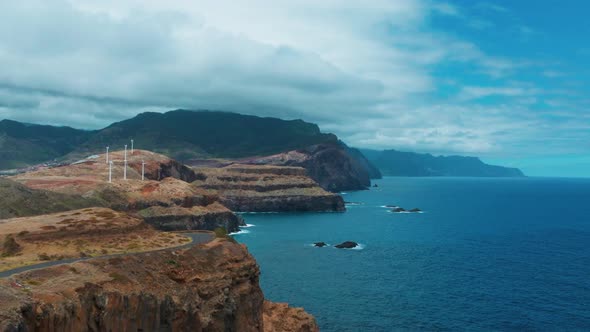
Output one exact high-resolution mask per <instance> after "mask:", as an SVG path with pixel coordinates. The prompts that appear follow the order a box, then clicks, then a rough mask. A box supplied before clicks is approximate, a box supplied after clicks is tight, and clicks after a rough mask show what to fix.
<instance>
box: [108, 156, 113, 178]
mask: <svg viewBox="0 0 590 332" xmlns="http://www.w3.org/2000/svg"><path fill="white" fill-rule="evenodd" d="M112 182H113V162H112V161H109V183H112Z"/></svg>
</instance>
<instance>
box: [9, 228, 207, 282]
mask: <svg viewBox="0 0 590 332" xmlns="http://www.w3.org/2000/svg"><path fill="white" fill-rule="evenodd" d="M182 234H183V235H186V236H188V237H190V238H191V240H192V241H191V242H189V243H187V244H183V245H180V246H177V247H170V248H164V249H157V250H151V251H141V252H135V253H130V254H114V255H105V256H96V257H80V258H70V259H62V260H59V261H49V262H44V263H39V264H34V265H28V266H21V267H18V268H16V269H12V270H7V271H2V272H0V278H8V277H10V276H12V275H14V274H17V273H22V272H26V271H30V270H37V269H44V268H46V267H50V266H56V265H62V264H70V263H74V262H80V261H85V260H89V259H97V258H111V257H116V256H123V255H136V254H143V253H148V252H159V251H165V250H177V249H185V248H190V247H192V246H194V245H197V244H202V243H207V242H209V241H211V240H213V238H214V237H215V236H214V235H213V234H211V233H182Z"/></svg>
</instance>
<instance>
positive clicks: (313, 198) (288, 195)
mask: <svg viewBox="0 0 590 332" xmlns="http://www.w3.org/2000/svg"><path fill="white" fill-rule="evenodd" d="M196 173H197V175H198V176H199V177H200V178H202V179H201V180H197V181H195V182H193V186H195V187H196V188H199V189H201V190H207V192H209V193H210V194H211V195H216V196H218V197H219V200H220V202H221V203H222V204H223V205H225V206H227V207H228V208H230V209H231V210H233V211H239V212H291V211H344V210H345V207H344V201H343V200H342V197H340V196H339V195H335V194H333V193H330V192H327V191H325V190H324V189H322V188H320V186H319V185H318V184H317V183H316V182H315V181H314V180H312V179H311V178H310V177H309V176H307V175H306V172H305V169H303V168H301V167H284V166H267V165H240V164H234V165H230V166H226V167H222V168H196Z"/></svg>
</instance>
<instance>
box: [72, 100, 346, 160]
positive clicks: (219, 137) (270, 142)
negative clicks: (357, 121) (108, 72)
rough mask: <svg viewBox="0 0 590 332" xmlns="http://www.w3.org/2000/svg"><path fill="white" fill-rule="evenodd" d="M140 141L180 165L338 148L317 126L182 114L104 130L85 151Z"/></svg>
mask: <svg viewBox="0 0 590 332" xmlns="http://www.w3.org/2000/svg"><path fill="white" fill-rule="evenodd" d="M130 138H133V139H135V141H136V142H137V146H138V147H141V148H142V149H147V150H151V151H156V152H159V153H162V154H166V155H169V156H171V157H172V158H174V159H177V160H181V161H184V160H187V159H190V158H201V157H221V158H240V157H249V156H255V155H269V154H274V153H279V152H284V151H289V150H294V149H298V148H303V147H306V146H309V145H313V144H320V143H327V142H336V141H337V138H336V136H334V135H332V134H323V133H321V132H320V129H319V127H318V126H317V125H315V124H311V123H307V122H304V121H302V120H292V121H285V120H281V119H276V118H261V117H257V116H250V115H242V114H236V113H228V112H210V111H185V110H176V111H171V112H167V113H143V114H140V115H138V116H136V117H134V118H132V119H129V120H125V121H121V122H117V123H114V124H112V125H110V126H109V127H107V128H105V129H102V130H100V131H99V132H97V133H96V134H95V135H92V137H91V138H90V139H89V140H88V141H87V142H86V143H85V144H84V145H83V149H84V150H83V151H85V152H91V151H102V148H103V147H104V146H106V145H108V144H110V145H111V146H117V145H121V146H122V145H123V144H126V143H127V142H128V141H129V139H130Z"/></svg>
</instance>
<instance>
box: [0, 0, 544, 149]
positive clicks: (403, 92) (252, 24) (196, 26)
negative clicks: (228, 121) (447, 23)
mask: <svg viewBox="0 0 590 332" xmlns="http://www.w3.org/2000/svg"><path fill="white" fill-rule="evenodd" d="M480 6H482V7H481V8H483V9H486V10H494V11H496V12H501V11H502V8H500V7H497V8H496V7H494V6H493V5H492V6H490V4H483V5H480ZM0 12H2V13H3V14H4V15H3V19H2V20H1V21H0V118H3V117H8V118H14V119H17V120H23V121H30V122H43V123H51V124H67V125H73V126H76V127H83V128H97V127H100V126H104V125H107V124H109V123H110V122H112V121H117V120H121V119H123V118H126V117H130V116H133V115H135V114H137V113H139V112H142V111H147V110H150V111H164V110H168V109H174V108H191V109H220V110H231V111H236V112H243V113H249V114H256V115H263V116H269V115H270V116H278V117H283V118H303V119H305V120H308V121H313V122H318V123H319V124H320V125H321V126H322V128H323V129H324V130H326V131H334V132H335V133H336V134H338V135H340V136H341V137H342V138H343V139H344V140H346V141H347V142H349V143H350V144H352V145H361V146H366V147H369V146H373V147H398V148H404V147H405V148H408V149H410V148H411V149H420V150H426V151H433V152H435V151H437V150H438V151H455V152H470V153H476V152H479V153H492V152H494V151H495V152H501V151H506V150H509V149H512V146H513V145H514V144H513V141H511V140H517V139H521V140H524V139H526V137H528V136H526V135H533V134H537V132H531V131H530V130H523V129H522V128H525V127H527V126H529V125H531V123H532V122H534V121H537V120H534V119H530V118H528V115H529V114H531V112H530V110H528V109H525V108H524V107H525V105H531V104H533V103H534V101H533V99H532V98H536V97H537V95H536V93H535V92H536V90H535V88H534V87H527V86H514V85H512V84H508V83H505V82H502V81H498V80H502V79H506V78H509V77H510V76H511V75H513V74H514V73H516V72H518V70H520V69H522V68H524V67H527V66H528V64H527V63H526V62H523V61H519V60H518V59H511V58H507V57H504V56H502V55H501V54H499V55H493V54H492V55H490V54H487V53H485V52H484V51H482V50H481V49H480V48H479V47H478V46H477V45H476V44H475V43H473V42H471V41H468V40H462V39H460V38H459V37H457V36H453V35H451V34H447V33H445V32H444V31H437V30H435V29H433V28H432V26H431V25H430V22H431V18H432V17H433V16H436V15H443V16H445V17H446V18H448V19H459V20H462V21H464V22H470V21H471V20H472V17H469V16H468V15H467V14H466V12H464V11H463V10H462V9H461V8H459V7H457V6H453V5H451V4H448V3H444V2H434V1H429V0H399V1H390V0H374V1H370V2H367V1H362V0H322V1H315V0H300V1H285V0H277V1H264V0H249V1H246V0H234V1H230V0H217V1H213V0H197V1H182V0H169V1H159V0H157V1H156V0H127V1H119V0H117V1H115V0H103V1H91V0H76V1H65V0H55V1H52V2H48V1H42V0H37V1H33V0H30V1H28V0H27V1H19V2H8V1H6V2H0ZM490 24H491V23H490ZM446 65H455V66H459V68H460V69H459V70H461V71H463V72H466V73H469V74H473V75H480V76H482V77H485V78H489V79H491V80H496V84H495V85H494V86H493V87H492V88H489V87H488V88H483V87H476V86H472V85H469V86H466V87H464V88H459V91H458V93H457V95H455V96H453V97H452V98H449V99H448V100H441V98H437V97H436V95H437V92H438V91H439V88H440V86H442V85H445V84H447V83H445V82H449V81H451V80H452V81H454V82H455V84H454V85H455V86H459V87H460V86H461V84H462V82H461V73H458V74H457V75H454V74H449V75H446V76H444V77H439V76H437V75H436V74H435V73H434V72H435V71H436V69H437V68H438V67H439V66H446ZM490 95H501V96H503V97H505V98H520V102H518V103H515V104H517V107H515V108H509V107H505V106H503V105H499V106H498V107H489V106H481V105H477V103H476V102H477V100H478V99H480V98H483V97H485V96H490ZM470 103H473V104H470ZM513 112H522V113H523V114H526V115H527V116H522V117H521V116H520V115H515V114H513ZM518 128H520V129H518ZM517 130H518V131H519V133H518V135H514V134H509V133H510V132H512V131H517ZM499 133H508V134H499Z"/></svg>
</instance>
